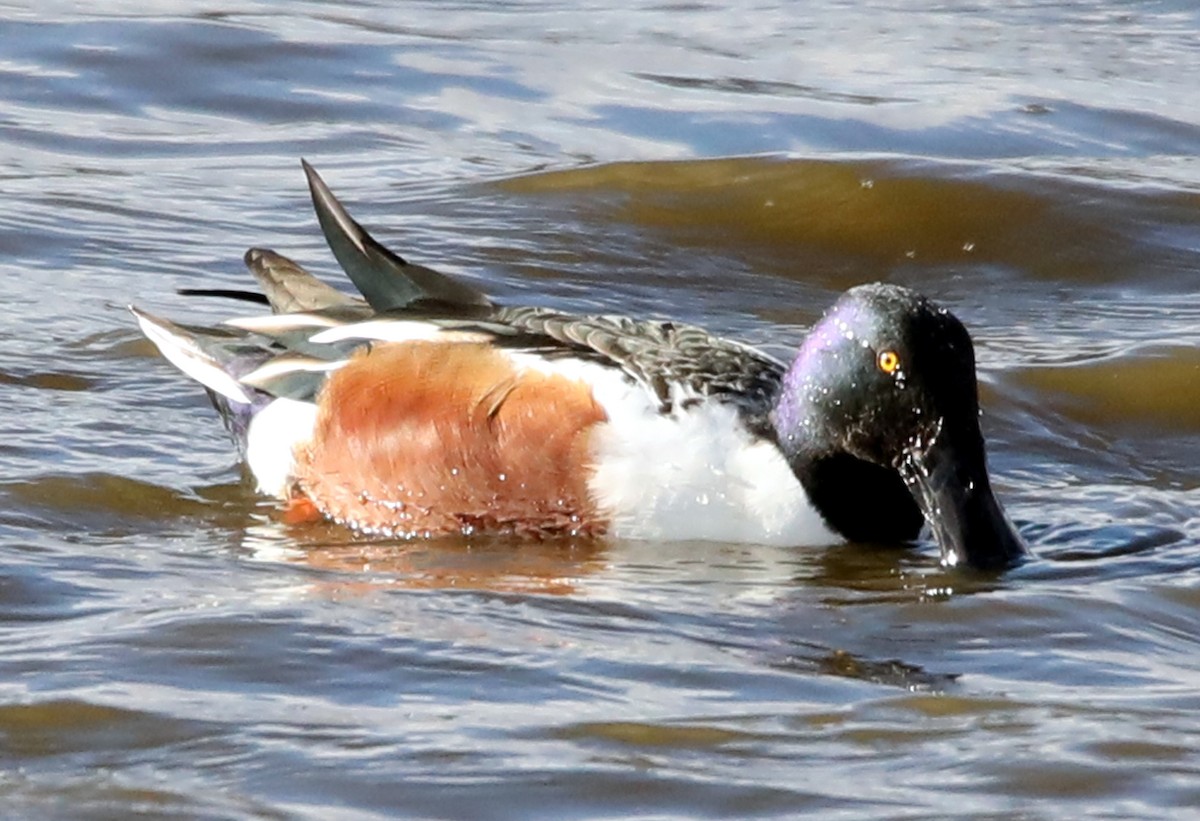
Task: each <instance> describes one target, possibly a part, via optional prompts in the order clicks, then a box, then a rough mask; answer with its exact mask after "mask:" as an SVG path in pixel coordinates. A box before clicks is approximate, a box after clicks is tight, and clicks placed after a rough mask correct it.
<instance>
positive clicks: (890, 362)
mask: <svg viewBox="0 0 1200 821" xmlns="http://www.w3.org/2000/svg"><path fill="white" fill-rule="evenodd" d="M878 362H879V370H881V371H883V372H884V373H887V374H892V373H895V372H896V369H897V368H899V367H900V356H899V355H898V354H897V353H896V352H895V351H880V352H879V360H878Z"/></svg>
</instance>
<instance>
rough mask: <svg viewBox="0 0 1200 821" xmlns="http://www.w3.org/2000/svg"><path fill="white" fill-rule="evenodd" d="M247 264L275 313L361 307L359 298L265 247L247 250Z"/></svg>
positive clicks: (364, 307)
mask: <svg viewBox="0 0 1200 821" xmlns="http://www.w3.org/2000/svg"><path fill="white" fill-rule="evenodd" d="M245 261H246V267H247V268H249V269H250V272H251V273H252V274H254V278H255V279H257V280H258V283H259V285H261V286H262V289H263V292H264V293H265V294H266V299H267V302H268V303H269V304H270V306H271V310H272V311H273V312H274V313H277V314H287V313H294V312H297V311H321V310H324V309H326V308H336V307H347V306H362V307H363V309H364V310H365V309H366V306H365V305H363V303H362V300H359V299H355V298H354V297H352V296H349V295H347V294H343V293H342V292H341V291H339V290H337V289H336V288H332V287H330V286H329V285H326V284H325V283H324V282H322V281H321V280H319V279H317V278H316V277H315V276H313V275H312V274H310V273H309V272H308V271H306V270H304V269H303V268H301V267H300V266H299V265H297V264H296V263H295V262H293V261H292V260H290V259H288V258H287V257H285V256H283V255H282V254H277V253H275V252H274V251H271V250H268V249H266V248H251V249H250V250H249V251H247V252H246V256H245Z"/></svg>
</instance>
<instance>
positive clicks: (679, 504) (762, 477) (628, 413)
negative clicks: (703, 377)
mask: <svg viewBox="0 0 1200 821" xmlns="http://www.w3.org/2000/svg"><path fill="white" fill-rule="evenodd" d="M514 359H518V360H521V359H522V358H521V357H520V355H516V356H514ZM521 364H522V365H524V366H526V367H533V368H537V369H539V370H544V371H550V372H554V373H559V374H561V375H563V376H567V377H570V378H575V379H581V380H583V381H585V382H587V383H589V384H590V385H591V386H592V391H593V394H594V395H595V397H596V399H597V401H598V402H599V403H600V404H601V406H603V407H604V410H605V412H606V413H607V414H608V421H607V422H606V423H603V424H601V425H598V426H597V427H596V429H595V430H594V431H593V433H592V440H591V450H592V456H593V460H594V462H593V473H592V476H591V479H590V480H589V488H590V490H591V492H592V497H593V499H594V500H595V501H596V503H597V505H598V506H599V507H600V509H601V511H602V512H603V513H604V514H605V515H606V516H607V517H608V518H609V520H610V521H611V523H612V527H611V531H610V532H611V533H612V535H614V536H616V537H618V538H629V539H670V540H680V541H684V540H691V539H699V540H705V541H722V542H743V543H754V544H768V545H826V544H836V543H838V542H841V541H843V539H842V538H841V537H840V536H838V535H837V534H836V533H834V532H833V531H832V530H830V529H829V526H828V525H826V524H825V521H824V519H822V518H821V515H820V514H819V513H818V512H817V511H816V509H815V508H814V507H813V506H812V503H811V502H810V501H809V499H808V494H806V493H805V492H804V488H803V487H802V486H801V484H800V481H799V480H798V479H797V478H796V476H795V474H794V473H792V470H791V468H790V467H788V464H787V461H786V460H785V459H784V458H783V455H782V454H781V453H780V452H779V450H778V448H776V447H775V446H774V445H772V444H771V443H770V442H765V441H763V440H761V439H758V438H756V437H754V436H752V435H751V434H750V432H749V431H747V430H746V428H745V427H744V426H743V425H742V423H741V420H740V419H739V418H738V414H737V411H735V410H734V409H733V408H732V407H730V406H728V405H724V404H720V403H716V402H710V401H701V402H700V403H698V404H696V405H695V406H694V407H692V408H690V409H688V410H680V409H679V408H680V403H678V402H677V403H675V407H676V411H675V412H674V413H672V414H668V415H663V414H661V413H659V409H658V404H657V402H656V400H655V399H654V398H653V397H651V396H650V395H649V394H648V393H647V392H646V391H645V390H644V389H643V388H641V387H639V386H637V385H633V384H630V383H629V382H628V381H626V380H625V379H624V377H623V376H622V375H621V374H620V373H619V372H617V371H615V370H614V369H612V368H606V367H601V366H598V365H595V364H592V363H586V362H578V361H569V360H568V361H558V362H554V361H551V362H546V361H544V360H540V359H537V358H534V357H529V358H528V359H525V360H523V361H521Z"/></svg>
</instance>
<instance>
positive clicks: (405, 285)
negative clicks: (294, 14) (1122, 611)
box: [130, 160, 1028, 570]
mask: <svg viewBox="0 0 1200 821" xmlns="http://www.w3.org/2000/svg"><path fill="white" fill-rule="evenodd" d="M301 163H302V167H303V170H304V173H305V175H306V176H307V179H308V187H309V192H310V194H311V196H312V202H313V206H314V208H315V211H316V215H317V221H318V223H319V224H320V227H321V229H322V232H323V233H324V236H325V239H326V241H327V242H328V245H329V247H330V249H331V250H332V252H333V255H334V257H335V258H336V260H337V261H338V263H339V264H340V266H341V267H342V269H343V270H344V271H345V273H346V275H347V276H348V277H349V279H350V281H351V282H352V283H353V285H354V286H355V288H356V289H357V291H358V293H359V295H360V296H352V295H350V294H348V293H345V292H343V291H341V290H338V289H336V288H334V287H332V286H330V285H328V284H327V283H325V282H323V281H322V280H320V279H318V278H317V277H316V276H314V275H313V274H311V273H309V272H308V271H307V270H305V269H304V268H302V267H301V266H300V265H299V264H297V263H296V262H294V261H292V260H291V259H289V258H287V257H285V256H283V255H281V254H278V253H276V252H275V251H272V250H268V249H265V248H252V249H250V250H249V251H247V252H246V254H245V263H246V265H247V267H248V268H249V269H250V271H251V273H252V274H253V275H254V277H255V279H256V280H257V282H258V284H259V286H260V290H259V291H249V290H240V289H202V288H201V289H184V290H183V293H186V294H189V295H207V296H222V297H231V298H234V299H239V300H245V301H248V302H251V303H254V304H255V305H256V306H258V307H257V308H256V310H257V311H258V313H255V314H252V315H247V316H238V317H234V318H230V319H228V320H225V321H224V322H222V323H220V324H218V325H214V326H207V327H200V326H196V325H190V324H187V323H176V322H173V321H170V320H168V319H164V318H161V317H158V316H155V315H153V314H151V313H148V312H146V311H143V310H140V309H139V308H137V307H135V306H130V310H131V311H132V313H133V316H134V317H135V319H136V321H137V324H138V326H139V327H140V329H141V331H142V333H143V334H144V335H145V336H146V337H147V338H148V339H149V340H150V341H151V342H152V343H153V344H154V345H155V346H156V347H157V349H158V351H159V352H160V353H161V354H162V356H163V357H164V358H165V359H166V360H167V361H168V362H170V363H171V364H173V365H174V366H175V367H177V368H178V369H179V370H180V371H182V372H183V374H185V375H186V376H188V377H190V378H191V379H193V380H195V381H196V382H198V383H200V385H201V386H203V388H204V389H205V390H206V391H207V393H208V395H209V397H210V399H211V401H212V403H213V405H214V406H215V407H216V409H217V411H218V412H219V413H220V416H221V417H222V418H223V420H224V422H225V424H226V426H227V428H228V430H229V431H230V433H231V434H232V436H233V439H234V440H235V442H236V443H237V445H238V447H239V449H240V453H241V456H242V459H243V460H244V462H245V465H246V467H247V470H248V473H249V474H250V476H252V477H253V480H254V482H255V483H256V485H257V489H258V491H259V492H261V493H263V494H266V495H268V496H271V497H274V498H275V499H276V500H278V503H279V506H280V510H281V511H282V514H283V515H284V516H285V517H286V518H287V519H288V520H289V521H293V522H304V521H319V520H327V521H332V522H335V523H338V524H340V525H344V526H346V527H348V528H350V529H352V530H354V531H357V532H359V533H361V534H365V535H368V536H383V537H388V538H397V539H414V538H433V537H438V536H446V535H462V536H473V535H476V534H509V535H515V536H520V537H529V538H535V539H546V538H556V537H574V538H584V539H605V538H610V539H638V540H646V539H651V540H653V539H664V540H672V541H693V540H694V541H701V542H703V541H718V542H726V543H730V542H733V543H746V544H764V545H787V546H797V547H801V546H814V547H819V546H826V545H833V544H837V543H842V542H865V543H879V544H890V543H910V542H915V541H918V540H919V539H920V538H921V535H922V533H923V532H926V531H925V530H924V529H925V528H926V527H928V531H927V532H928V533H929V534H931V535H932V538H933V539H934V540H935V541H936V543H937V545H938V547H939V549H940V559H941V562H942V564H944V565H947V566H955V565H964V566H969V567H971V568H978V569H985V570H986V569H997V568H999V569H1003V568H1008V567H1011V566H1013V565H1015V564H1018V563H1019V562H1021V561H1022V560H1023V559H1025V557H1026V556H1027V555H1028V549H1027V547H1026V546H1025V543H1024V542H1023V540H1022V538H1021V537H1020V535H1019V534H1018V532H1017V530H1016V528H1015V527H1014V526H1013V524H1012V523H1011V521H1010V519H1009V518H1008V516H1007V515H1006V514H1005V511H1004V509H1003V507H1002V506H1001V504H1000V502H999V500H998V499H997V498H996V494H995V492H994V491H993V488H992V484H991V481H990V478H989V472H988V468H987V456H986V447H985V443H984V438H983V435H982V433H981V429H980V424H979V418H980V408H979V401H978V389H977V381H976V369H975V355H974V348H973V345H972V341H971V336H970V334H969V333H968V331H967V329H966V328H965V326H964V325H963V324H962V323H961V322H960V321H959V320H958V319H957V318H956V317H955V316H954V315H953V314H952V313H951V312H950V311H949V310H947V309H946V308H944V307H942V306H940V305H938V304H936V303H935V302H933V301H932V300H930V299H929V298H927V297H925V296H923V295H922V294H920V293H918V292H917V291H914V290H912V289H910V288H907V287H904V286H901V285H897V284H891V283H878V282H877V283H870V284H864V285H859V286H857V287H854V288H851V289H850V290H848V291H846V292H845V293H844V294H842V295H841V296H840V298H838V299H837V301H836V302H835V303H834V304H833V305H832V306H831V307H830V308H828V310H827V311H826V312H825V313H824V315H823V316H822V317H821V319H820V320H819V321H818V322H817V323H816V324H815V325H814V326H813V327H812V328H811V330H809V332H808V333H807V335H806V336H805V337H804V338H803V340H802V342H801V344H800V346H799V349H798V351H797V353H796V355H795V357H794V359H792V361H791V362H790V363H788V362H784V361H782V360H780V359H778V358H776V357H774V356H771V355H769V354H768V353H765V352H764V351H762V350H759V349H757V348H755V347H752V346H750V345H748V344H744V343H742V342H739V341H736V340H732V339H728V338H724V337H721V336H718V335H715V334H713V333H710V332H708V331H706V330H704V329H703V328H701V327H698V326H696V325H691V324H685V323H681V322H675V321H670V320H666V319H638V318H633V317H628V316H620V315H613V314H582V313H581V314H573V313H568V312H564V311H561V310H557V309H553V308H549V307H535V306H527V305H502V304H499V303H497V302H495V301H493V300H492V299H491V298H489V297H488V296H487V295H486V294H485V293H484V292H482V291H481V290H479V289H477V288H475V287H473V286H472V285H470V284H468V283H466V282H463V281H460V280H457V279H454V278H451V277H449V276H447V275H444V274H442V273H439V272H438V271H436V270H434V269H432V268H428V267H425V266H423V265H419V264H417V263H413V262H409V261H407V260H405V259H404V258H403V257H401V256H399V255H398V254H396V253H394V252H393V251H391V250H389V249H388V248H386V247H384V246H383V245H382V244H380V243H379V242H378V241H376V240H375V238H374V237H372V236H371V235H370V234H369V233H368V232H367V231H366V229H364V228H363V227H362V226H361V225H360V224H359V223H358V222H356V221H355V220H354V219H353V218H352V217H351V216H350V214H349V213H348V212H347V210H346V208H345V207H344V206H343V205H342V203H341V202H340V201H339V200H338V199H337V198H336V197H335V196H334V194H333V193H332V191H331V190H330V189H329V187H328V186H327V185H326V184H325V182H324V180H323V179H322V178H321V177H320V176H319V175H318V174H317V172H316V171H315V170H314V169H313V167H312V166H311V165H309V163H307V162H305V161H303V160H302V161H301ZM267 309H269V311H268V310H267Z"/></svg>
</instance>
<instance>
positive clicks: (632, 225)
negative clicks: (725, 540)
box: [0, 0, 1200, 819]
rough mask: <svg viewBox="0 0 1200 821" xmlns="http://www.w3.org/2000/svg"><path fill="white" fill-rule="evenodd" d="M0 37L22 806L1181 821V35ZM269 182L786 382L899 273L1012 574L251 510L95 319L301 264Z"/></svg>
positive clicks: (433, 31)
mask: <svg viewBox="0 0 1200 821" xmlns="http://www.w3.org/2000/svg"><path fill="white" fill-rule="evenodd" d="M931 5H933V6H934V8H933V9H932V10H931V9H930V6H931ZM0 20H2V22H0V277H2V281H3V283H4V286H5V300H4V316H5V320H4V322H3V324H2V325H0V402H2V403H3V404H2V407H3V410H4V412H3V413H2V414H0V464H2V465H3V472H2V473H0V549H2V550H3V557H4V558H3V564H2V565H0V646H2V649H0V761H2V763H3V766H2V768H0V805H2V806H4V808H5V810H4V814H5V816H6V817H9V816H11V817H37V818H129V817H162V816H184V817H203V818H321V819H326V818H370V817H379V818H383V817H420V818H478V819H485V818H486V819H491V818H495V819H500V818H512V819H529V818H546V819H561V818H583V817H654V818H670V817H677V818H697V817H739V818H745V817H788V816H797V815H801V814H809V813H811V814H816V815H819V816H820V817H838V818H905V817H919V818H924V817H931V816H951V815H956V816H957V815H964V816H981V817H988V818H1047V819H1050V818H1054V819H1057V818H1066V817H1073V816H1078V815H1081V814H1087V815H1093V816H1097V817H1111V818H1117V817H1139V818H1141V817H1177V818H1192V817H1194V813H1195V811H1196V807H1197V806H1200V629H1198V627H1200V516H1198V514H1197V505H1198V503H1200V481H1198V478H1197V477H1198V469H1197V466H1198V465H1200V160H1198V159H1197V157H1198V156H1200V95H1198V94H1197V93H1196V78H1197V77H1200V47H1198V46H1197V43H1198V42H1200V41H1198V40H1197V31H1200V13H1198V12H1197V11H1196V10H1195V4H1193V3H1190V2H1171V1H1170V0H1163V2H1143V3H1126V2H1115V0H1110V1H1109V2H1094V3H1093V2H1033V0H1027V1H1026V2H1017V3H1007V2H991V1H990V0H982V2H975V3H966V2H961V3H960V2H948V3H941V4H926V3H916V2H907V0H891V2H877V1H875V0H872V1H871V2H861V3H858V2H855V3H851V2H816V3H806V4H798V3H797V4H780V3H753V4H742V5H740V6H738V10H737V11H730V10H728V9H725V8H723V7H721V6H719V5H708V4H704V3H679V4H670V3H645V2H642V3H628V4H624V5H623V6H619V5H611V6H610V5H606V4H605V3H602V2H588V1H587V0H583V1H582V2H565V3H508V2H504V1H503V0H499V1H498V2H491V3H473V2H467V3H458V4H446V3H440V2H438V3H433V2H429V3H420V2H407V3H378V4H375V3H372V2H369V1H368V2H355V3H350V2H344V3H339V2H328V3H311V4H305V3H261V4H255V3H253V2H249V3H241V4H237V5H229V4H218V3H212V2H201V1H200V0H177V2H165V1H164V2H157V3H156V2H143V3H133V2H128V3H123V2H114V3H106V4H96V5H95V6H94V7H91V6H88V5H87V4H68V3H54V2H50V3H39V4H30V5H28V6H25V5H21V4H17V5H13V4H0ZM301 156H303V157H306V158H308V159H309V160H310V161H311V162H313V163H314V164H315V165H316V166H317V167H318V168H319V169H320V170H321V171H322V172H323V173H324V175H325V176H326V178H327V179H328V180H329V182H330V183H331V184H332V185H333V187H334V189H335V190H336V191H337V192H338V193H339V194H340V195H342V196H343V198H344V199H345V200H346V201H347V202H348V203H349V204H350V205H351V206H352V208H353V210H354V211H355V213H356V215H358V216H359V218H360V219H361V220H362V221H363V222H364V223H366V224H367V225H369V226H370V227H372V229H373V230H375V232H376V233H377V235H378V236H379V237H380V239H382V240H384V241H386V242H388V243H389V244H391V245H393V246H394V247H396V248H398V249H400V250H402V251H403V252H404V253H406V254H407V255H408V256H409V257H410V258H412V259H415V260H419V261H421V262H426V263H429V264H433V265H436V266H437V267H439V268H442V269H444V270H446V271H449V272H452V273H454V274H456V275H460V276H462V277H464V278H466V279H468V280H469V281H471V282H473V283H475V284H476V285H479V286H481V287H483V288H485V289H486V290H488V291H489V292H490V293H493V294H495V295H496V296H497V297H498V298H499V299H502V300H505V301H509V302H514V301H516V302H520V301H531V302H538V303H541V304H548V305H556V306H560V307H570V308H573V309H577V310H587V311H613V310H620V311H627V312H634V313H652V314H660V315H668V316H672V317H676V318H679V319H683V320H687V321H692V322H700V323H703V324H706V325H708V326H710V327H712V328H714V329H717V330H720V331H722V332H727V333H730V334H734V335H737V336H740V337H743V338H746V339H749V340H751V341H753V342H755V343H759V344H763V345H767V346H770V348H771V350H773V351H776V352H778V353H779V354H780V355H781V356H786V350H787V349H788V348H789V347H792V346H794V345H795V344H796V342H797V340H798V339H800V337H801V335H802V333H803V330H804V328H805V327H806V326H807V325H808V324H810V323H811V322H812V321H813V320H814V319H815V318H816V317H818V316H819V315H820V313H821V311H822V310H823V309H824V308H825V307H826V306H828V305H829V304H830V302H831V301H832V300H833V299H834V298H835V296H836V294H837V293H839V292H840V291H842V290H844V289H845V288H847V287H849V286H851V285H853V284H856V283H859V282H864V281H870V280H877V279H882V280H891V281H895V282H901V283H905V284H908V285H912V286H915V287H919V288H921V289H922V290H924V291H926V292H928V293H929V294H930V295H932V296H934V297H935V298H937V299H938V300H940V301H942V302H943V303H945V304H946V305H948V306H950V307H951V308H952V309H953V310H954V311H955V312H956V313H958V314H959V316H960V317H962V318H963V319H964V321H965V322H966V323H967V324H968V326H969V327H970V328H971V329H972V331H973V333H974V335H975V337H976V340H977V346H978V349H979V358H980V366H981V378H982V380H983V386H982V387H983V400H984V404H985V408H986V411H985V414H986V415H985V417H984V425H985V428H986V432H987V434H988V437H989V441H990V444H991V462H992V468H993V471H994V473H995V475H996V482H997V484H998V486H999V489H1000V492H1001V494H1002V496H1003V498H1004V500H1005V502H1006V504H1007V506H1008V509H1009V511H1010V513H1011V514H1012V516H1013V518H1014V519H1015V520H1016V521H1017V523H1018V525H1019V527H1020V529H1021V531H1022V533H1023V534H1024V535H1025V537H1026V538H1027V539H1028V541H1029V542H1030V544H1031V545H1032V547H1033V549H1034V550H1035V552H1036V554H1037V559H1036V560H1035V561H1033V562H1031V563H1029V564H1028V565H1026V566H1024V567H1022V568H1020V569H1018V570H1016V571H1014V572H1011V573H1008V574H1006V575H1004V576H1002V577H999V578H993V577H979V576H977V575H972V574H970V573H967V572H962V571H950V570H945V569H942V568H940V567H939V566H938V564H937V555H936V549H935V548H934V547H933V545H932V544H931V543H923V544H920V545H918V546H917V547H915V548H903V547H895V548H882V547H879V546H865V545H846V546H842V547H837V548H832V549H820V550H814V549H803V548H796V549H786V550H785V549H776V548H760V547H754V546H727V545H722V544H701V543H665V544H657V543H634V542H630V543H622V542H608V543H586V542H580V543H545V544H514V543H509V542H504V541H483V542H473V543H466V542H461V541H457V540H450V541H445V542H428V543H414V544H399V545H397V544H386V543H378V542H374V543H373V542H369V541H365V540H361V539H354V538H351V537H349V536H348V535H347V534H346V533H345V532H343V531H340V530H338V529H336V528H321V527H295V526H287V525H284V524H281V523H279V522H278V521H277V520H276V518H275V517H274V516H273V515H272V508H271V506H270V505H268V504H265V503H264V502H263V501H262V500H260V499H259V498H258V497H256V495H255V494H254V492H253V488H252V487H251V485H250V484H249V483H248V482H247V481H246V480H245V479H244V478H243V476H242V474H241V473H240V471H239V468H238V466H237V462H236V457H235V453H234V450H233V447H232V446H231V445H230V443H229V442H228V440H227V439H226V436H225V433H224V431H223V430H222V428H221V425H220V423H219V421H218V420H217V418H216V416H215V414H213V413H212V411H211V409H210V408H209V407H208V405H207V402H206V400H205V397H204V396H203V393H202V392H201V391H199V390H197V389H195V387H194V386H192V385H189V384H187V383H186V382H185V380H184V379H183V378H182V377H180V376H179V375H177V374H176V373H175V372H174V371H173V369H172V368H171V367H170V366H169V365H167V364H166V363H164V362H162V361H161V360H160V359H158V358H157V356H156V355H155V353H154V351H153V350H152V348H151V347H150V346H149V344H148V343H146V342H144V341H143V340H142V339H141V338H140V337H139V335H138V334H137V333H136V332H135V331H134V329H133V327H132V326H131V322H130V318H129V316H128V314H127V313H125V311H124V310H123V306H124V305H125V304H127V303H129V302H137V303H138V304H139V305H141V306H143V307H145V308H147V309H149V310H152V311H156V312H161V313H163V314H165V315H168V316H174V317H182V318H189V319H191V320H194V321H209V320H217V319H220V318H222V317H224V316H225V315H226V314H227V312H228V311H229V309H230V306H229V305H228V304H223V303H221V302H219V301H211V300H210V301H205V300H198V301H197V300H194V299H191V300H189V299H188V298H185V297H183V296H180V295H179V294H177V293H176V289H178V288H183V287H242V286H244V285H246V284H247V282H248V276H247V274H246V273H245V271H244V270H243V269H242V267H241V262H240V259H241V255H242V252H243V251H244V250H245V249H246V248H247V247H249V246H251V245H268V246H271V247H275V248H278V249H279V250H280V251H282V252H285V253H288V254H290V255H293V256H295V257H296V258H298V259H299V260H301V261H303V262H304V263H306V264H309V265H310V267H312V268H313V269H314V270H317V271H321V272H325V273H332V271H333V265H332V263H331V260H330V259H329V256H328V253H327V251H325V249H324V248H323V244H322V240H321V238H320V236H319V232H318V230H317V227H316V224H315V220H314V219H313V216H312V214H311V212H310V209H309V206H308V203H307V192H306V191H305V189H304V181H303V176H302V174H301V173H300V169H299V162H298V161H299V158H300V157H301ZM870 504H871V500H870V499H864V500H863V505H864V506H869V505H870Z"/></svg>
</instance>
